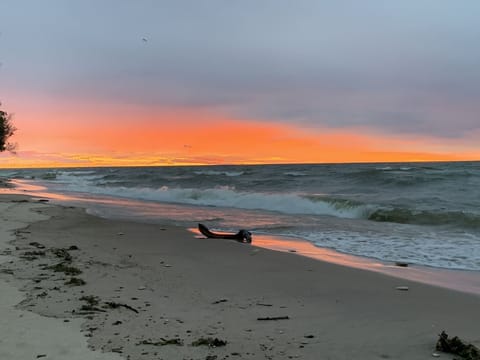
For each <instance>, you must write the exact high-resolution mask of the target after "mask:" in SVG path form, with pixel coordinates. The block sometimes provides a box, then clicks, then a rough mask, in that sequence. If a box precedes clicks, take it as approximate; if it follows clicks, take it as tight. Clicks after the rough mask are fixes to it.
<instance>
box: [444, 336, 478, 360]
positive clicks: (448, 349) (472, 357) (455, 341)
mask: <svg viewBox="0 0 480 360" xmlns="http://www.w3.org/2000/svg"><path fill="white" fill-rule="evenodd" d="M436 349H437V350H439V351H442V352H445V353H450V354H455V355H458V356H461V357H462V358H463V359H465V360H480V350H479V349H478V348H477V347H476V346H474V345H472V344H465V343H464V342H463V341H462V340H460V339H459V338H458V337H457V336H454V337H452V338H449V337H448V334H447V333H446V332H445V331H442V333H441V334H440V335H439V336H438V341H437V346H436Z"/></svg>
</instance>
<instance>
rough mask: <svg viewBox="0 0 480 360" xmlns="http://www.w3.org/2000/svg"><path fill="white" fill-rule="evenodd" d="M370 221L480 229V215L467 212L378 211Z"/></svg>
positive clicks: (373, 213)
mask: <svg viewBox="0 0 480 360" xmlns="http://www.w3.org/2000/svg"><path fill="white" fill-rule="evenodd" d="M368 220H372V221H379V222H392V223H399V224H413V225H451V226H456V227H463V228H471V229H480V214H473V213H468V212H465V211H443V212H441V211H425V210H411V209H406V208H393V209H377V210H375V211H373V212H372V213H370V215H369V216H368Z"/></svg>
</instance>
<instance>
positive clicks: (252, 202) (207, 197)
mask: <svg viewBox="0 0 480 360" xmlns="http://www.w3.org/2000/svg"><path fill="white" fill-rule="evenodd" d="M74 188H75V190H76V191H81V192H87V193H97V194H103V195H111V196H118V197H123V198H131V199H140V200H149V201H158V202H167V203H178V204H188V205H198V206H215V207H229V208H238V209H249V210H266V211H275V212H280V213H285V214H312V215H328V216H336V217H342V218H359V217H362V216H363V214H364V213H365V209H363V208H362V207H350V208H349V207H346V206H344V207H341V206H338V204H334V203H332V201H330V200H329V201H320V200H318V199H317V200H315V201H313V200H312V199H308V198H306V197H304V196H302V195H299V194H293V193H288V194H275V193H272V194H269V193H259V192H242V191H236V190H235V189H234V188H233V187H229V186H218V187H216V188H210V189H195V188H171V187H168V186H161V187H159V188H156V189H152V188H146V187H145V188H131V187H121V186H112V187H109V186H104V187H97V186H88V185H85V186H84V187H83V188H82V187H79V186H78V185H75V186H74Z"/></svg>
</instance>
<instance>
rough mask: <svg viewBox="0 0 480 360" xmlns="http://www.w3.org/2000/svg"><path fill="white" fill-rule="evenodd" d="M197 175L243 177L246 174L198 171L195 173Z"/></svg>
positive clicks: (241, 172) (240, 172) (242, 172)
mask: <svg viewBox="0 0 480 360" xmlns="http://www.w3.org/2000/svg"><path fill="white" fill-rule="evenodd" d="M194 173H195V174H196V175H208V176H218V175H223V176H231V177H235V176H241V175H243V174H244V171H218V170H198V171H194Z"/></svg>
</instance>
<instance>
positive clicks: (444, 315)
mask: <svg viewBox="0 0 480 360" xmlns="http://www.w3.org/2000/svg"><path fill="white" fill-rule="evenodd" d="M1 199H3V202H1V203H0V205H1V206H0V211H1V217H2V232H1V234H0V236H1V241H2V243H5V242H6V241H7V240H10V239H11V238H12V235H11V231H12V230H13V229H19V228H22V230H17V231H16V235H17V236H16V239H15V241H14V242H13V245H10V246H8V248H9V249H10V251H9V250H8V249H7V251H6V252H5V251H4V252H3V253H4V254H5V253H7V254H9V257H8V258H7V259H5V258H3V260H4V261H5V260H7V261H6V262H4V263H3V264H1V265H0V269H1V272H2V273H1V274H0V279H4V281H2V282H1V283H0V286H1V288H2V297H1V303H2V304H1V306H0V314H1V316H0V318H1V321H0V329H1V334H7V336H6V337H5V336H4V335H2V339H1V340H0V358H1V359H3V358H5V359H35V357H36V356H37V355H39V354H41V355H43V354H45V355H47V357H45V359H77V358H78V359H117V358H120V356H123V357H124V358H127V359H132V360H134V359H210V360H213V359H296V358H298V359H409V360H412V359H413V360H415V359H430V358H432V353H434V352H435V342H436V340H437V337H438V334H439V333H440V332H441V331H442V330H446V331H447V332H448V333H449V334H451V335H458V336H459V337H461V338H462V339H464V340H465V341H468V342H471V343H473V344H476V345H477V346H478V345H480V330H479V326H478V324H479V323H480V311H478V309H480V296H478V295H472V294H467V293H462V292H456V291H452V290H447V289H442V288H439V287H434V286H429V285H425V284H420V283H415V282H411V281H408V280H402V279H398V278H393V277H389V276H386V275H384V274H379V273H375V272H370V271H364V270H359V269H353V268H350V267H345V266H340V265H335V264H331V263H326V262H322V261H318V260H313V259H309V258H305V257H301V256H297V255H294V254H288V253H280V252H275V251H271V250H267V249H262V248H258V247H254V246H249V245H245V244H240V243H237V242H232V241H226V240H215V239H199V238H195V237H194V236H193V235H192V234H191V233H189V232H187V231H186V230H183V229H179V228H174V227H161V226H158V225H149V224H139V223H133V222H125V221H112V220H106V219H100V218H96V217H93V216H89V215H87V214H85V213H84V211H83V210H82V209H78V208H68V207H59V206H49V205H45V204H39V203H38V202H37V201H36V200H33V199H31V200H29V202H12V197H11V196H10V197H2V198H1ZM47 217H48V218H49V220H44V219H46V218H47ZM28 223H31V224H30V225H28ZM192 225H193V224H192ZM13 237H14V236H13ZM31 243H34V245H31ZM35 243H36V244H35ZM2 246H3V245H2ZM43 246H44V247H45V248H43ZM72 246H76V247H78V250H75V247H73V248H72V249H73V250H68V251H62V250H58V249H69V248H70V247H72ZM15 247H17V249H15ZM70 256H71V257H72V259H71V260H70V259H69V257H70ZM62 262H63V263H64V264H65V265H68V266H69V267H73V268H76V269H79V270H81V271H82V273H81V274H78V275H73V276H72V275H67V274H65V273H63V272H55V271H54V270H53V269H52V268H50V267H51V266H52V265H55V264H59V263H62ZM63 270H66V271H68V269H63ZM70 270H71V269H70ZM72 277H76V278H80V279H83V280H84V281H85V282H86V284H85V285H80V286H74V285H66V284H65V282H66V281H68V280H70V279H71V278H72ZM5 281H8V283H6V282H5ZM12 285H16V286H17V287H20V288H21V290H22V291H23V292H24V293H23V300H21V297H20V295H19V293H18V291H17V290H15V288H13V287H12ZM399 286H403V287H408V291H402V290H398V289H397V287H399ZM4 294H7V296H5V295H4ZM86 296H87V297H86ZM82 297H83V299H84V300H81V298H82ZM86 299H87V300H88V299H92V300H93V299H95V300H97V301H98V303H93V302H92V303H89V302H88V301H87V300H86ZM18 302H19V304H18V305H17V306H16V307H15V309H14V307H13V304H15V303H18ZM109 304H110V305H109ZM112 305H113V308H112ZM25 310H29V312H26V311H25ZM36 314H39V315H42V316H38V315H36ZM265 317H270V318H272V317H288V319H281V320H266V321H262V320H258V318H265ZM66 320H68V322H64V321H66ZM50 321H51V323H48V324H47V322H50ZM80 323H82V324H83V325H82V331H83V334H84V335H85V336H86V337H83V336H81V335H80V332H79V324H80ZM34 329H36V330H34ZM208 338H212V339H217V340H220V342H219V341H217V345H219V346H217V347H209V346H206V345H200V346H194V345H192V343H195V341H198V340H201V339H204V340H205V339H208ZM86 339H88V344H89V345H90V347H91V348H92V349H95V350H102V351H104V352H106V354H101V353H99V352H98V351H96V352H94V351H89V350H88V349H87V347H86ZM221 341H226V345H223V346H222V342H221ZM169 342H170V343H169ZM166 343H168V344H166ZM23 349H27V350H23ZM62 351H64V352H67V353H65V354H63V355H61V352H62ZM112 351H113V352H114V353H111V352H112ZM440 356H441V358H443V359H451V357H450V356H449V355H446V354H440Z"/></svg>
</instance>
